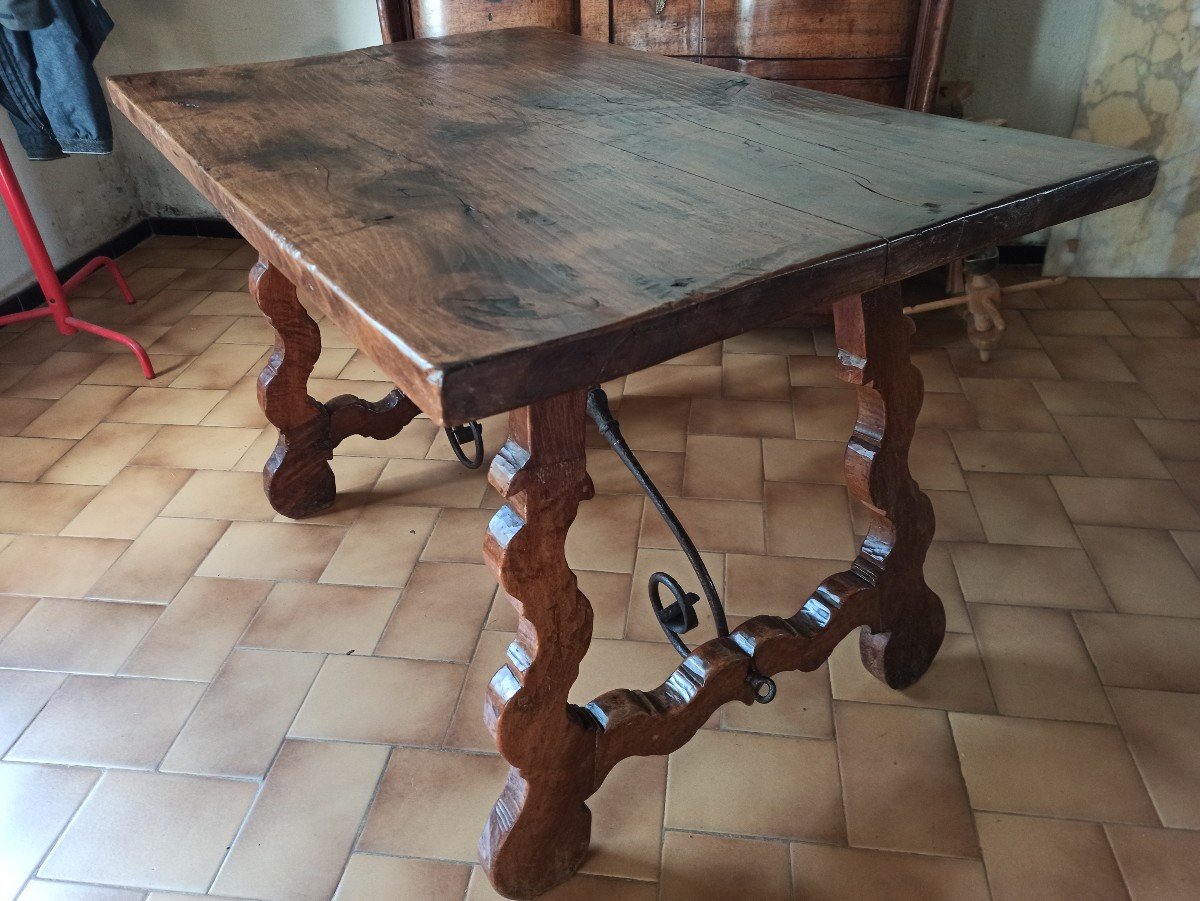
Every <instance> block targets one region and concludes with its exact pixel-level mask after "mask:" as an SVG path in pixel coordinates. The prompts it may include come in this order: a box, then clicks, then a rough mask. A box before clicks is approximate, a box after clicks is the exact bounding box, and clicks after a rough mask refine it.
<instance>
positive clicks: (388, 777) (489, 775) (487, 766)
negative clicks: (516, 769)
mask: <svg viewBox="0 0 1200 901" xmlns="http://www.w3.org/2000/svg"><path fill="white" fill-rule="evenodd" d="M507 772H508V764H506V763H505V762H504V761H503V760H502V759H501V758H499V757H498V756H496V755H481V754H462V753H459V752H455V751H430V750H424V749H419V748H397V749H396V750H394V751H393V752H392V756H391V760H390V761H389V762H388V767H387V771H386V772H385V773H384V775H383V781H382V782H381V783H380V786H379V791H378V794H377V795H376V797H375V800H374V802H373V803H372V804H371V812H370V814H369V815H368V817H367V822H366V825H365V826H364V827H363V830H362V834H361V836H359V840H358V850H359V851H366V852H371V853H378V854H400V855H404V856H406V857H408V856H411V857H430V858H434V859H437V860H457V861H462V862H464V863H474V862H475V860H476V859H477V856H476V855H477V852H476V847H475V846H476V843H477V842H478V840H479V834H480V833H481V832H482V831H483V824H484V823H485V822H486V821H487V817H488V813H489V812H490V811H491V809H492V805H493V804H494V803H495V801H496V798H498V797H499V796H500V790H501V789H502V788H503V786H504V777H505V774H506V773H507Z"/></svg>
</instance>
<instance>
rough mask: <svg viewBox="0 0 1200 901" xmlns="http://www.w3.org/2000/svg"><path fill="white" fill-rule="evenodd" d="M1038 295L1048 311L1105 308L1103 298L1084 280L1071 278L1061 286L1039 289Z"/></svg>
mask: <svg viewBox="0 0 1200 901" xmlns="http://www.w3.org/2000/svg"><path fill="white" fill-rule="evenodd" d="M1038 295H1039V296H1040V297H1041V298H1042V302H1043V303H1045V304H1046V306H1047V307H1048V308H1050V309H1056V310H1087V309H1100V310H1103V309H1105V308H1106V307H1107V304H1105V302H1104V298H1102V297H1101V296H1100V293H1099V292H1098V291H1097V290H1096V289H1095V287H1093V285H1092V283H1091V282H1090V281H1088V280H1087V279H1085V278H1073V279H1071V280H1069V281H1067V282H1064V283H1063V284H1061V285H1052V286H1050V287H1049V288H1040V289H1039V290H1038Z"/></svg>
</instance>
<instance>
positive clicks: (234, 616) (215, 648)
mask: <svg viewBox="0 0 1200 901" xmlns="http://www.w3.org/2000/svg"><path fill="white" fill-rule="evenodd" d="M270 589H271V583H269V582H247V581H241V580H238V579H204V578H196V577H194V578H191V579H189V580H188V582H187V584H186V585H184V586H183V588H182V589H180V591H179V593H178V594H176V595H175V598H174V600H172V601H171V603H170V604H169V605H168V606H167V609H166V610H164V611H163V613H162V615H161V616H160V617H159V618H158V619H157V620H156V621H155V623H154V625H153V626H151V627H150V631H148V632H147V633H146V635H145V637H144V638H143V639H142V641H141V643H140V644H139V645H138V646H137V650H135V651H134V652H133V654H132V655H130V657H129V659H128V660H126V661H125V665H124V666H122V667H121V674H122V675H129V676H157V677H159V678H162V679H191V680H194V681H198V682H208V681H211V680H212V679H213V677H214V676H216V674H217V671H218V670H219V669H220V668H221V664H222V662H223V661H224V660H225V657H226V656H227V655H228V654H229V651H230V649H232V648H233V645H234V643H235V642H236V641H237V640H238V637H239V636H240V635H241V634H242V632H243V631H244V630H245V628H246V625H247V624H248V623H249V622H250V619H251V618H252V617H253V616H254V612H255V611H256V610H257V609H258V607H259V605H260V604H261V603H262V602H263V600H264V599H265V598H266V596H267V592H268V591H270Z"/></svg>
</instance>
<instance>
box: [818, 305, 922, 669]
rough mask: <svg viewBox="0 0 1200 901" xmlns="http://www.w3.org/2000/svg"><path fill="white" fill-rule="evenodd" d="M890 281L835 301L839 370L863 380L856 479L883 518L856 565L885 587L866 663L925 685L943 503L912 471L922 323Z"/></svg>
mask: <svg viewBox="0 0 1200 901" xmlns="http://www.w3.org/2000/svg"><path fill="white" fill-rule="evenodd" d="M899 293H900V289H899V287H897V286H889V287H886V288H882V289H880V290H878V291H873V292H871V293H869V294H864V295H862V296H861V297H847V298H844V299H842V300H839V301H838V302H837V303H836V304H835V305H834V323H835V326H836V329H837V343H838V360H839V373H838V374H839V376H840V377H841V378H843V379H844V380H846V381H848V382H850V383H852V384H855V385H857V386H858V404H859V407H858V409H859V412H858V422H857V423H856V425H855V428H854V434H853V435H852V436H851V438H850V443H849V444H848V445H847V447H846V482H847V485H849V487H850V490H851V492H852V493H853V494H854V496H855V497H857V498H858V499H859V500H860V501H862V502H863V503H864V504H866V505H867V506H868V507H869V508H870V509H871V510H872V511H873V512H874V514H875V515H874V519H873V521H872V523H871V527H870V530H869V531H868V533H867V537H866V539H865V540H864V541H863V545H862V549H861V550H860V552H859V555H858V558H857V560H855V562H854V570H855V571H857V572H859V573H860V574H862V575H863V576H864V577H865V578H866V579H867V581H869V582H871V583H873V584H874V586H875V590H876V595H877V604H878V614H877V620H876V622H875V623H874V624H872V625H869V626H864V627H863V629H862V635H861V638H860V648H861V651H862V658H863V664H864V665H865V666H866V667H867V669H868V670H870V671H871V673H872V674H874V675H875V676H876V677H877V678H879V679H881V680H883V681H884V682H886V683H887V684H888V685H890V686H891V687H892V688H906V687H907V686H909V685H911V684H912V683H914V682H916V681H917V679H919V678H920V677H921V676H922V675H923V674H924V673H925V671H926V670H927V669H929V665H930V664H931V663H932V662H933V658H934V655H936V654H937V651H938V648H939V647H941V644H942V637H943V636H944V635H945V632H946V614H945V612H944V611H943V609H942V602H941V601H940V600H939V599H938V596H937V595H936V594H934V593H933V591H932V590H931V589H930V588H929V586H928V585H926V584H925V577H924V574H923V573H922V567H923V565H924V562H925V554H926V552H927V551H928V550H929V545H930V542H931V541H932V540H933V526H934V523H933V507H932V505H931V504H930V503H929V498H927V497H926V496H925V495H924V494H923V493H922V492H921V490H920V489H919V488H918V487H917V483H916V482H914V481H913V478H912V475H911V474H910V473H909V470H908V449H909V446H910V445H911V444H912V439H913V433H914V431H915V428H916V420H917V414H918V413H919V412H920V410H921V399H922V396H923V394H924V388H923V385H922V380H921V373H920V372H919V371H918V370H917V368H916V367H915V366H913V365H912V363H911V362H910V361H909V356H908V340H909V336H910V335H911V334H912V331H913V325H912V322H911V321H910V320H909V319H908V317H906V316H905V315H904V314H903V313H902V312H901V303H900V297H899Z"/></svg>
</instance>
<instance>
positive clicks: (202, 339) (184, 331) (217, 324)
mask: <svg viewBox="0 0 1200 901" xmlns="http://www.w3.org/2000/svg"><path fill="white" fill-rule="evenodd" d="M188 293H189V294H192V292H188ZM233 323H234V317H233V316H184V317H182V318H180V319H178V320H177V321H176V322H174V324H172V325H171V327H170V329H168V330H167V331H166V332H165V333H164V334H163V336H162V337H161V338H159V339H158V340H157V341H155V342H154V343H153V344H151V345H150V346H149V347H147V348H146V350H147V351H152V352H154V353H157V354H180V355H182V356H195V355H197V354H201V353H203V352H204V351H205V350H207V349H208V347H209V345H210V344H212V343H213V342H214V341H215V340H216V339H217V338H219V337H220V336H221V333H222V332H224V331H225V330H226V329H228V328H229V327H230V326H231V325H233Z"/></svg>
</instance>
